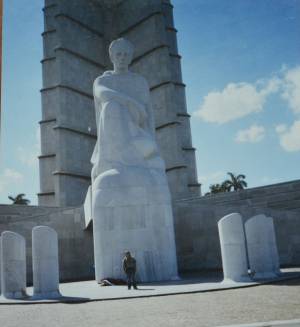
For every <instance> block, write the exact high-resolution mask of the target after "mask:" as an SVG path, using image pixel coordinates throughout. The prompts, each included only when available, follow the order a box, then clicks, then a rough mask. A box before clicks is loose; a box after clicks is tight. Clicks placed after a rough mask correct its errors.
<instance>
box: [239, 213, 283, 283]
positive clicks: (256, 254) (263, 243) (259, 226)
mask: <svg viewBox="0 0 300 327" xmlns="http://www.w3.org/2000/svg"><path fill="white" fill-rule="evenodd" d="M245 232H246V239H247V247H248V257H249V265H250V269H251V272H252V274H253V278H254V279H261V278H274V277H276V276H277V272H278V262H277V263H275V262H276V261H277V260H278V254H277V258H276V253H277V248H276V241H275V235H274V226H273V219H272V218H268V217H266V216H265V215H263V214H260V215H256V216H253V217H252V218H250V219H249V220H247V221H246V223H245ZM275 266H277V268H275ZM276 270H277V272H276Z"/></svg>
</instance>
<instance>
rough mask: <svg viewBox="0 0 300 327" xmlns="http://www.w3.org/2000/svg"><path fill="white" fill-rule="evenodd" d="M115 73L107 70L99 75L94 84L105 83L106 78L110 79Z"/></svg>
mask: <svg viewBox="0 0 300 327" xmlns="http://www.w3.org/2000/svg"><path fill="white" fill-rule="evenodd" d="M112 75H113V71H111V70H108V71H106V72H104V73H103V74H102V75H100V76H98V77H97V78H96V79H95V81H94V85H96V84H99V83H103V82H104V81H105V80H108V79H110V77H111V76H112Z"/></svg>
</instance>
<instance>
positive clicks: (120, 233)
mask: <svg viewBox="0 0 300 327" xmlns="http://www.w3.org/2000/svg"><path fill="white" fill-rule="evenodd" d="M109 55H110V58H111V61H112V62H113V65H114V70H113V71H107V72H104V73H103V75H101V76H99V77H98V78H97V79H96V80H95V82H94V88H93V92H94V100H95V110H96V123H97V136H98V137H97V142H96V145H95V149H94V152H93V155H92V158H91V162H92V164H93V168H92V173H91V175H92V216H93V233H94V255H95V273H96V280H97V282H100V281H101V279H104V278H124V276H123V274H124V273H123V269H122V257H123V253H124V250H125V249H127V250H130V252H131V253H132V254H133V255H134V257H135V258H136V260H137V262H138V271H137V278H138V279H139V280H140V281H157V280H168V279H172V278H176V277H177V259H176V247H175V238H174V226H173V215H172V207H171V198H170V192H169V188H168V184H167V178H166V173H165V164H164V161H163V160H162V158H161V157H160V154H159V150H158V147H157V144H156V141H155V129H154V119H153V113H152V108H151V100H150V92H149V86H148V83H147V81H146V80H145V78H144V77H142V76H141V75H138V74H135V73H132V72H130V71H129V70H128V66H129V64H130V62H131V60H132V56H133V45H132V44H131V43H130V42H129V41H127V40H126V39H123V38H121V39H118V40H115V41H113V42H112V43H111V45H110V48H109Z"/></svg>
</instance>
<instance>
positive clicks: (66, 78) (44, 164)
mask: <svg viewBox="0 0 300 327" xmlns="http://www.w3.org/2000/svg"><path fill="white" fill-rule="evenodd" d="M172 10H173V6H172V5H171V3H170V1H167V0H148V1H140V0H126V1H106V0H74V1H69V0H45V7H44V21H45V32H44V33H43V44H44V59H43V60H42V66H43V89H42V121H41V122H40V124H41V156H40V157H39V159H40V193H39V204H40V205H43V206H62V207H63V206H78V205H81V204H82V203H83V201H84V198H85V194H86V190H87V188H88V186H89V184H90V171H91V164H90V157H91V154H92V150H93V147H94V144H95V141H96V126H95V114H94V104H93V96H92V85H93V80H94V79H95V78H96V77H97V76H98V75H100V74H101V73H102V72H103V71H104V70H108V69H111V68H112V67H111V64H110V62H109V58H108V46H109V43H110V42H111V41H112V40H113V39H115V38H117V37H120V36H122V37H126V38H128V39H129V40H131V41H132V42H133V44H134V45H135V47H136V51H135V54H134V58H133V62H132V65H131V69H132V71H135V72H138V73H140V74H142V75H144V77H146V79H147V80H148V82H149V84H150V89H151V97H152V102H153V109H154V115H155V124H156V135H157V141H158V144H159V146H160V149H161V153H162V156H163V158H164V159H165V162H166V171H167V176H168V181H169V186H170V189H171V193H172V196H173V198H174V199H178V198H184V197H191V196H198V195H199V194H200V184H198V181H197V171H196V164H195V148H193V146H192V140H191V131H190V123H189V118H190V116H189V114H188V113H187V108H186V101H185V89H184V87H185V85H184V84H183V83H182V76H181V65H180V55H179V54H178V49H177V37H176V32H177V31H176V29H175V28H174V22H173V13H172ZM71 190H72V194H70V191H71Z"/></svg>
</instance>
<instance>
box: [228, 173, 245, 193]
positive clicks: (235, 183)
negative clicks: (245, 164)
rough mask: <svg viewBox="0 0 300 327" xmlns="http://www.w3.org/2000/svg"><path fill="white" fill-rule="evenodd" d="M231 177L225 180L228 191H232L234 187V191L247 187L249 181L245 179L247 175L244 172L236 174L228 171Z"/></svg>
mask: <svg viewBox="0 0 300 327" xmlns="http://www.w3.org/2000/svg"><path fill="white" fill-rule="evenodd" d="M227 174H228V175H229V177H230V179H227V180H225V181H224V182H223V184H224V185H225V187H226V188H227V191H228V192H230V191H231V190H232V189H233V190H234V191H238V190H243V189H244V188H246V187H247V182H246V181H245V178H246V176H245V175H243V174H240V175H235V174H233V173H231V172H228V173H227Z"/></svg>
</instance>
